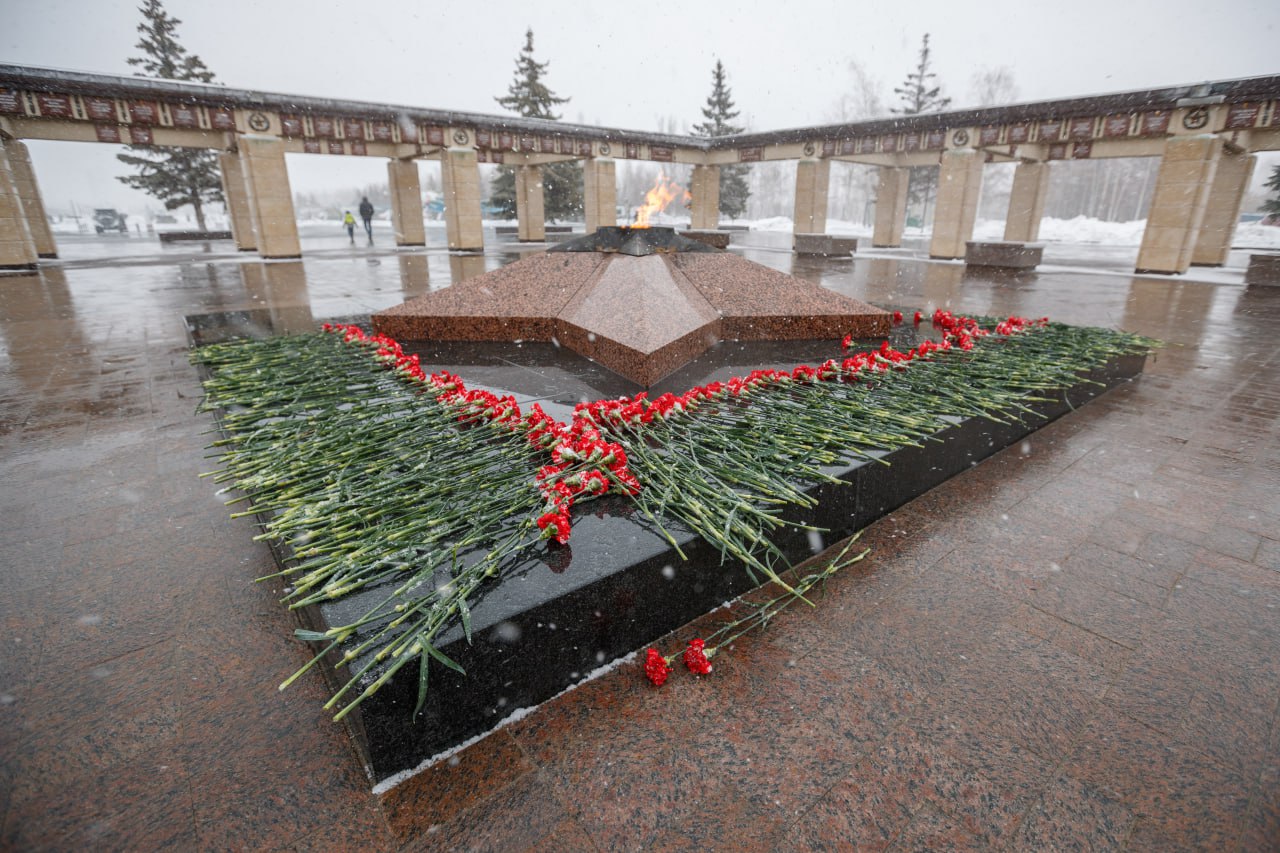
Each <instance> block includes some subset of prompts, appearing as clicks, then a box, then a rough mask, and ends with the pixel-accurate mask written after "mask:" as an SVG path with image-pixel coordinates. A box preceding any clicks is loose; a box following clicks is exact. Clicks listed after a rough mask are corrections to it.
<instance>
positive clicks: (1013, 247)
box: [964, 240, 1044, 270]
mask: <svg viewBox="0 0 1280 853" xmlns="http://www.w3.org/2000/svg"><path fill="white" fill-rule="evenodd" d="M1043 257H1044V246H1043V245H1040V244H1039V243H1020V242H1017V241H1012V240H1005V241H992V242H986V243H979V242H974V241H969V242H968V243H966V244H965V253H964V262H965V263H966V264H967V265H968V266H971V267H989V268H991V269H999V270H1033V269H1035V268H1036V267H1037V266H1039V264H1040V261H1041V259H1042V258H1043Z"/></svg>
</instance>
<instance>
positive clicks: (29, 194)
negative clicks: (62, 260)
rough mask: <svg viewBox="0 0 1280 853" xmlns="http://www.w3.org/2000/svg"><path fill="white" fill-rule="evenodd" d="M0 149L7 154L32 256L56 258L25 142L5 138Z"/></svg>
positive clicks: (55, 250)
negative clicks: (31, 245)
mask: <svg viewBox="0 0 1280 853" xmlns="http://www.w3.org/2000/svg"><path fill="white" fill-rule="evenodd" d="M4 148H5V151H6V152H7V153H8V155H9V174H10V176H11V177H12V179H13V187H14V189H15V190H16V191H17V193H18V203H19V204H20V205H22V215H23V217H24V218H25V219H26V220H27V232H28V233H29V234H30V235H31V242H32V243H34V244H35V247H36V256H37V257H41V258H56V257H58V244H57V243H55V242H54V241H53V229H52V228H50V227H49V217H48V216H46V215H45V212H44V201H43V200H42V199H41V198H40V185H39V184H37V183H36V172H35V169H34V168H33V167H32V165H31V154H30V152H28V151H27V146H26V144H25V143H22V142H19V141H18V140H16V139H6V140H5V141H4Z"/></svg>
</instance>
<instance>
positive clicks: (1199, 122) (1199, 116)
mask: <svg viewBox="0 0 1280 853" xmlns="http://www.w3.org/2000/svg"><path fill="white" fill-rule="evenodd" d="M1208 123H1209V108H1208V107H1196V108H1194V109H1190V110H1187V114H1186V115H1184V116H1183V117H1182V126H1183V127H1185V128H1186V129H1187V130H1199V129H1200V128H1202V127H1204V126H1205V125H1206V124H1208Z"/></svg>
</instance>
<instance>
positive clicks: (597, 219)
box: [582, 157, 618, 234]
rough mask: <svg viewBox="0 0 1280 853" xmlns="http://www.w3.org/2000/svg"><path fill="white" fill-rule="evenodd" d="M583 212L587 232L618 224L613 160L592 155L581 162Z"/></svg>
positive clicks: (615, 173) (615, 177) (616, 190)
mask: <svg viewBox="0 0 1280 853" xmlns="http://www.w3.org/2000/svg"><path fill="white" fill-rule="evenodd" d="M582 196H583V198H582V201H583V213H584V214H585V216H586V220H587V233H588V234H590V233H591V232H592V231H595V230H596V229H597V228H600V227H603V226H605V225H617V224H618V186H617V172H616V166H615V164H614V161H613V160H611V159H609V158H608V157H592V158H591V159H589V160H587V161H586V162H584V163H583V164H582Z"/></svg>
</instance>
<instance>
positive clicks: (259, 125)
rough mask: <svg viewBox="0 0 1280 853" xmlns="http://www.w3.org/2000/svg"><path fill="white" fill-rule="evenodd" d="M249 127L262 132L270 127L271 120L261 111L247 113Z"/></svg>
mask: <svg viewBox="0 0 1280 853" xmlns="http://www.w3.org/2000/svg"><path fill="white" fill-rule="evenodd" d="M249 129H250V130H253V131H256V132H258V133H263V132H265V131H267V130H270V129H271V120H270V119H269V118H267V117H266V115H264V114H263V113H249Z"/></svg>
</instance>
